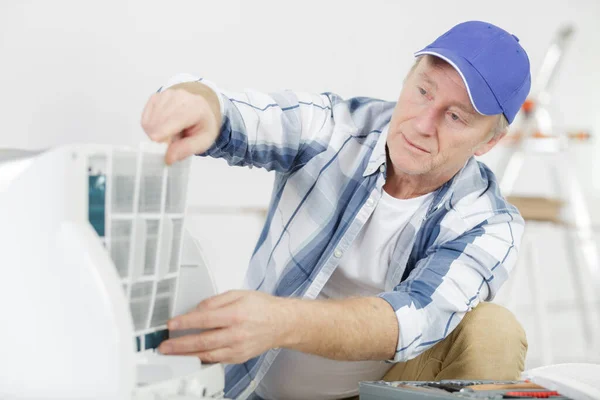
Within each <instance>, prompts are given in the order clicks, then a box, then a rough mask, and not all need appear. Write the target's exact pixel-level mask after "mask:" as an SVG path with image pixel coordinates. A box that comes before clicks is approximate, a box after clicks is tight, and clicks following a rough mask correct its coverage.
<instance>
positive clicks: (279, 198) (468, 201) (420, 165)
mask: <svg viewBox="0 0 600 400" xmlns="http://www.w3.org/2000/svg"><path fill="white" fill-rule="evenodd" d="M416 57H417V59H416V63H415V65H414V67H413V68H412V69H411V71H410V72H409V73H408V75H407V77H406V78H405V81H404V85H403V88H402V92H401V93H400V97H399V98H398V101H397V102H396V103H391V102H385V101H380V100H375V99H370V98H362V97H359V98H352V99H349V100H344V99H341V98H340V97H338V96H336V95H335V94H331V93H324V94H319V95H313V94H305V93H295V92H290V91H284V92H280V93H273V94H268V95H267V94H263V93H257V92H253V91H247V92H245V93H229V92H224V91H222V90H219V89H218V88H217V87H216V86H215V85H214V84H212V83H210V82H207V81H204V80H202V79H197V78H189V77H184V78H177V79H175V80H173V81H172V82H170V83H169V84H168V85H167V87H168V88H169V89H168V90H166V88H162V90H159V93H156V94H154V95H153V96H152V97H151V98H150V99H149V101H148V103H147V105H146V107H145V109H144V113H143V116H142V126H143V128H144V130H145V131H146V133H147V134H148V136H149V137H150V138H151V139H152V140H154V141H161V142H163V141H168V142H169V143H170V144H169V148H168V150H167V154H166V162H167V163H173V162H175V161H177V160H181V159H183V158H185V157H188V156H190V155H192V154H199V155H207V156H212V157H220V158H224V159H225V160H227V161H228V163H229V164H231V165H247V166H257V167H262V168H266V169H268V170H274V171H276V177H275V184H274V189H273V194H272V200H271V204H270V208H269V213H268V217H267V219H266V222H265V226H264V229H263V231H262V233H261V235H260V237H259V239H258V243H257V245H256V249H255V251H254V254H253V255H252V259H251V260H250V264H249V268H248V272H247V277H246V283H245V285H246V289H249V290H245V291H232V292H227V293H224V294H221V295H218V296H216V297H213V298H210V299H207V300H205V301H203V302H202V303H200V304H199V305H198V307H197V308H196V309H195V310H194V311H192V312H190V313H188V314H186V315H183V316H178V317H176V318H174V319H172V320H171V321H169V325H168V326H169V329H170V330H178V329H189V328H201V329H204V331H202V333H200V334H196V335H188V336H183V337H180V338H177V339H171V340H168V341H166V342H164V343H163V344H162V345H161V347H160V351H161V352H163V353H165V354H188V355H195V356H197V357H199V358H200V359H201V360H203V361H207V362H223V363H227V364H230V365H228V366H227V372H226V396H227V397H233V398H241V399H244V398H248V397H257V398H260V397H262V398H267V399H278V398H286V399H295V398H298V399H300V398H311V399H317V398H327V399H335V398H345V397H349V396H354V395H356V394H357V393H358V382H359V381H364V380H378V379H381V378H382V377H384V376H385V379H394V380H435V379H449V378H454V379H459V378H472V379H486V378H487V379H514V378H516V377H517V376H518V375H519V373H520V372H521V371H522V369H523V362H524V357H525V352H526V348H527V344H526V340H525V335H524V333H523V331H522V329H521V327H520V325H519V324H518V323H517V322H516V321H515V319H514V317H513V316H512V315H511V314H510V313H509V312H508V311H507V310H505V309H503V308H501V307H499V306H495V305H493V304H489V303H487V304H485V303H484V304H482V302H484V301H487V300H491V299H492V298H493V297H494V296H495V294H496V293H497V292H498V290H499V288H500V287H501V285H502V284H503V283H504V282H505V281H506V280H507V278H508V274H509V272H510V271H511V269H512V268H513V266H514V264H515V260H516V253H517V247H518V246H519V243H520V239H521V235H522V233H523V219H522V218H521V217H520V215H519V213H518V211H517V210H516V209H515V208H514V207H513V206H511V205H510V204H509V203H507V201H506V200H505V199H504V198H503V197H502V196H501V194H500V192H499V189H498V182H497V180H496V178H495V177H494V174H493V173H492V172H491V171H490V170H489V169H488V168H487V167H486V166H485V165H484V164H482V163H480V162H478V161H476V160H475V159H474V156H475V155H482V154H484V153H486V152H488V151H489V150H490V149H492V148H493V147H494V146H495V145H496V144H497V143H498V141H499V140H500V139H501V138H502V137H503V136H504V135H505V133H506V129H507V127H508V124H509V123H510V122H512V121H513V119H514V117H515V114H516V113H517V112H518V110H519V108H520V107H521V105H522V103H523V102H524V100H525V98H526V97H527V95H528V92H529V89H530V72H529V60H528V58H527V54H526V53H525V51H524V50H523V48H522V47H521V46H520V45H519V43H518V39H517V38H516V36H513V35H511V34H509V33H507V32H506V31H504V30H502V29H500V28H498V27H496V26H494V25H491V24H489V23H485V22H478V21H470V22H466V23H462V24H459V25H457V26H455V27H454V28H452V29H451V30H450V31H448V32H446V33H445V34H444V35H442V36H440V37H439V38H438V39H436V40H435V41H434V42H433V43H432V44H431V45H429V46H427V47H425V48H424V49H423V50H421V51H419V52H417V53H416ZM232 247H233V248H235V243H232ZM476 307H477V308H476Z"/></svg>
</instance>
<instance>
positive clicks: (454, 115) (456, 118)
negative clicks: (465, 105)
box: [450, 113, 460, 121]
mask: <svg viewBox="0 0 600 400" xmlns="http://www.w3.org/2000/svg"><path fill="white" fill-rule="evenodd" d="M450 116H451V118H452V120H453V121H460V118H459V116H458V115H456V114H454V113H452V114H451V115H450Z"/></svg>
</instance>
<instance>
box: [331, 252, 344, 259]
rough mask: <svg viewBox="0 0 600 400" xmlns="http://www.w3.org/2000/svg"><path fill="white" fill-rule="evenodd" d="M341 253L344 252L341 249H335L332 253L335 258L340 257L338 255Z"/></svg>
mask: <svg viewBox="0 0 600 400" xmlns="http://www.w3.org/2000/svg"><path fill="white" fill-rule="evenodd" d="M342 254H344V253H342V251H341V250H336V251H335V252H334V253H333V255H334V256H335V257H336V258H340V257H341V256H342Z"/></svg>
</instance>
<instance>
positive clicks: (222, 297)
mask: <svg viewBox="0 0 600 400" xmlns="http://www.w3.org/2000/svg"><path fill="white" fill-rule="evenodd" d="M246 294H247V291H244V290H229V291H227V292H225V293H221V294H218V295H216V296H212V297H209V298H208V299H204V300H202V301H201V302H200V303H198V305H197V306H196V309H197V310H215V309H218V308H222V307H224V306H226V305H228V304H231V303H233V302H235V301H237V300H239V299H241V298H242V297H244V296H245V295H246Z"/></svg>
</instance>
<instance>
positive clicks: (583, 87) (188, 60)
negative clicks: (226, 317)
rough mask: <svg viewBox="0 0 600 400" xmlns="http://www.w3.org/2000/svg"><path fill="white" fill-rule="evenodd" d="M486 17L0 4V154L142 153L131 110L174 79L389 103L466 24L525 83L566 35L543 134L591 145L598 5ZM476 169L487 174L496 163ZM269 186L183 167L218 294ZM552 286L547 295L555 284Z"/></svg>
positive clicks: (220, 5) (498, 6)
mask: <svg viewBox="0 0 600 400" xmlns="http://www.w3.org/2000/svg"><path fill="white" fill-rule="evenodd" d="M490 4H491V3H489V2H483V1H475V0H470V1H455V2H445V1H444V2H442V1H436V2H434V1H429V2H423V1H420V2H405V1H402V2H401V1H391V0H388V1H385V0H371V1H368V2H367V1H342V0H335V1H317V0H305V1H302V2H290V1H275V0H261V1H241V0H240V1H233V0H227V1H191V0H190V1H171V2H164V1H161V2H158V1H147V0H146V1H141V0H106V1H102V2H84V1H75V0H72V1H68V0H55V1H51V2H48V1H41V0H38V1H34V0H31V1H17V0H1V1H0V147H24V148H40V147H47V146H54V145H59V144H63V143H72V142H98V143H114V144H129V145H135V144H137V143H138V142H140V141H144V140H146V139H145V137H144V135H143V133H142V131H141V128H140V126H139V119H140V112H141V109H142V108H143V105H144V102H145V100H146V99H147V97H148V96H149V95H150V94H151V93H152V92H153V91H155V90H156V89H157V88H158V87H159V86H160V85H161V84H162V82H164V81H165V80H166V79H167V78H168V77H169V76H171V75H172V74H175V73H178V72H189V73H195V74H198V75H202V76H205V77H207V78H209V79H211V80H213V81H215V82H217V83H218V84H220V85H221V86H222V87H225V88H228V89H242V88H245V87H253V88H256V89H260V90H264V91H270V90H276V89H281V88H289V89H295V90H304V91H318V92H321V91H332V92H337V93H339V94H340V95H343V96H346V97H349V96H355V95H366V96H375V97H381V98H385V99H389V100H393V99H395V98H396V96H397V94H398V92H399V89H400V87H401V82H402V78H403V76H404V74H405V73H406V71H407V70H408V68H409V67H410V65H411V63H412V56H411V54H412V52H414V51H416V50H418V49H420V48H422V47H424V46H425V45H426V44H427V43H429V42H431V41H432V40H433V39H435V37H437V36H438V35H439V34H441V33H442V32H444V31H445V30H447V29H448V28H450V27H451V26H452V25H454V24H455V23H458V22H460V21H463V20H467V19H482V20H487V21H490V22H492V23H496V24H498V25H500V26H502V27H504V28H506V29H507V30H510V31H512V32H513V33H515V34H516V35H517V36H518V37H519V38H520V39H521V43H522V44H523V46H524V47H525V48H526V49H527V51H528V52H529V55H530V59H531V64H532V71H533V72H534V73H535V72H536V71H537V69H538V67H539V65H540V63H541V61H542V57H543V55H544V53H545V50H546V48H547V46H548V44H549V42H550V40H551V38H552V37H553V35H554V33H555V31H556V30H557V29H558V28H559V27H560V26H561V25H562V24H564V23H571V22H572V23H575V24H576V25H575V27H576V34H575V39H574V41H573V43H572V46H571V48H570V49H569V51H568V57H567V58H566V59H565V60H564V63H563V68H562V74H561V75H560V77H559V78H558V81H557V82H556V87H555V93H556V97H555V102H554V103H553V110H554V112H555V122H556V124H557V126H559V127H562V128H565V129H586V130H590V131H592V132H593V133H594V134H596V135H597V134H599V133H600V113H599V112H598V111H597V110H599V109H600V96H598V93H600V72H598V71H600V68H599V67H600V40H599V39H600V24H598V22H597V21H598V19H599V17H600V2H598V1H595V0H576V1H569V2H566V1H562V0H551V1H545V2H541V1H522V0H519V1H517V0H505V1H503V2H501V3H495V5H494V6H490ZM598 150H600V146H599V145H597V144H596V145H595V149H594V148H591V147H590V146H587V147H586V148H584V149H581V150H574V154H573V157H574V160H575V161H576V163H577V166H578V173H579V174H580V176H581V178H583V180H584V182H585V189H586V192H587V193H588V195H589V196H590V198H594V197H595V196H598V195H600V179H598V171H599V170H600V161H595V162H594V161H592V160H591V156H590V155H591V154H594V153H597V151H598ZM488 161H489V162H490V163H491V164H494V163H495V162H496V161H497V156H490V157H489V158H488ZM540 168H541V167H540V166H536V165H534V166H533V167H530V168H528V170H527V171H526V174H525V175H526V177H525V179H524V182H521V184H520V185H521V186H520V188H521V189H527V190H531V188H532V187H535V188H537V187H538V186H539V187H541V184H540V180H539V172H540ZM271 178H272V177H271V175H270V174H267V173H265V172H263V171H258V170H245V169H233V168H228V167H226V165H225V164H224V163H223V162H222V161H214V160H204V159H202V160H196V162H195V165H194V171H193V175H192V180H191V182H190V188H191V189H190V190H191V192H190V193H191V202H192V205H193V208H192V213H193V215H192V216H191V219H190V221H191V222H192V225H191V226H192V229H193V230H194V232H195V233H196V234H197V235H198V236H199V237H200V238H201V239H202V240H203V242H204V243H205V244H204V247H205V249H206V251H207V253H208V255H209V259H210V261H211V263H212V264H213V265H214V266H215V269H216V275H217V281H218V284H219V286H220V288H221V289H222V290H225V289H228V288H231V287H236V286H237V285H239V283H240V282H241V279H242V275H243V269H244V265H245V263H246V262H247V259H248V257H249V255H250V253H251V251H252V248H253V245H254V241H255V239H256V236H257V235H258V232H259V229H260V227H261V226H260V225H261V221H262V216H261V214H260V212H257V210H258V211H260V209H261V208H263V207H264V206H265V205H266V204H267V202H268V198H269V195H270V182H271ZM214 207H219V210H218V213H213V212H212V211H211V210H213V211H214ZM240 209H241V210H240ZM207 211H209V212H208V213H207ZM240 211H241V212H240ZM220 216H222V218H221V217H220ZM598 220H600V218H599V219H598ZM232 249H234V250H232ZM557 268H558V267H557ZM554 282H556V284H557V285H559V284H560V281H559V279H558V278H557V279H555V280H554Z"/></svg>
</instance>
